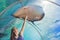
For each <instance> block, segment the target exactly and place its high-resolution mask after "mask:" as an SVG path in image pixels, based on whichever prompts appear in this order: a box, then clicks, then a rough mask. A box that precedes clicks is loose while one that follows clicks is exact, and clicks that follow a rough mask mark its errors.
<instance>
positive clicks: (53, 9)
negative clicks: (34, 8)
mask: <svg viewBox="0 0 60 40" xmlns="http://www.w3.org/2000/svg"><path fill="white" fill-rule="evenodd" d="M16 1H19V0H0V4H1V5H0V40H10V33H11V29H12V28H13V27H16V28H17V29H18V30H19V31H20V30H21V27H22V24H23V22H24V20H23V19H18V18H15V17H13V16H11V14H14V13H15V12H16V11H17V10H18V9H19V8H22V7H23V6H26V5H38V6H41V7H42V8H43V10H44V13H45V16H44V18H43V19H42V20H41V21H36V22H34V23H35V24H36V25H37V26H38V28H39V29H40V30H39V29H38V30H39V32H40V33H41V34H39V33H38V32H37V30H36V29H35V28H34V27H35V26H34V25H33V24H31V22H28V21H27V22H26V28H25V31H24V39H25V40H60V29H59V28H60V7H59V6H58V5H56V4H54V3H51V2H49V1H45V0H43V1H42V0H41V1H40V0H36V1H35V0H25V1H23V2H22V4H23V5H22V4H21V3H20V2H18V3H16V4H14V5H13V6H12V7H10V8H8V9H7V10H5V11H4V9H6V8H7V7H8V6H10V5H11V4H13V3H15V2H16ZM31 1H32V2H31ZM51 1H53V2H55V3H57V4H60V1H59V0H51ZM40 2H41V3H40ZM1 18H2V19H1ZM33 26H34V27H33ZM41 35H42V37H41Z"/></svg>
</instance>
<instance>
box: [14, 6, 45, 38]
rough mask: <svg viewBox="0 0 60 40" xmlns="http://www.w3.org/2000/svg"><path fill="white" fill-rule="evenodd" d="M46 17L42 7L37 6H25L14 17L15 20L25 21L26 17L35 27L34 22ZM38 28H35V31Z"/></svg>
mask: <svg viewBox="0 0 60 40" xmlns="http://www.w3.org/2000/svg"><path fill="white" fill-rule="evenodd" d="M44 15H45V14H44V11H43V9H42V7H40V6H35V5H28V6H24V7H22V8H21V9H19V10H18V11H17V12H16V13H15V14H13V16H14V17H15V18H23V19H25V17H26V16H27V21H29V22H31V23H32V24H34V25H35V23H34V22H35V21H40V20H42V18H43V17H44ZM31 23H29V24H31ZM32 24H31V25H32ZM35 26H36V27H37V28H38V29H39V27H38V26H37V25H35ZM33 27H34V26H33ZM34 28H35V27H34ZM37 28H35V29H36V30H37ZM39 30H40V29H39ZM37 32H38V33H39V35H40V36H41V33H40V32H39V31H38V30H37ZM42 39H43V38H42Z"/></svg>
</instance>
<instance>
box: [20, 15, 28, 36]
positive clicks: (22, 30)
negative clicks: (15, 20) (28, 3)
mask: <svg viewBox="0 0 60 40" xmlns="http://www.w3.org/2000/svg"><path fill="white" fill-rule="evenodd" d="M26 20H27V16H26V17H25V19H24V23H23V26H22V29H21V31H20V34H19V35H22V36H23V33H24V29H25V24H26Z"/></svg>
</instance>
